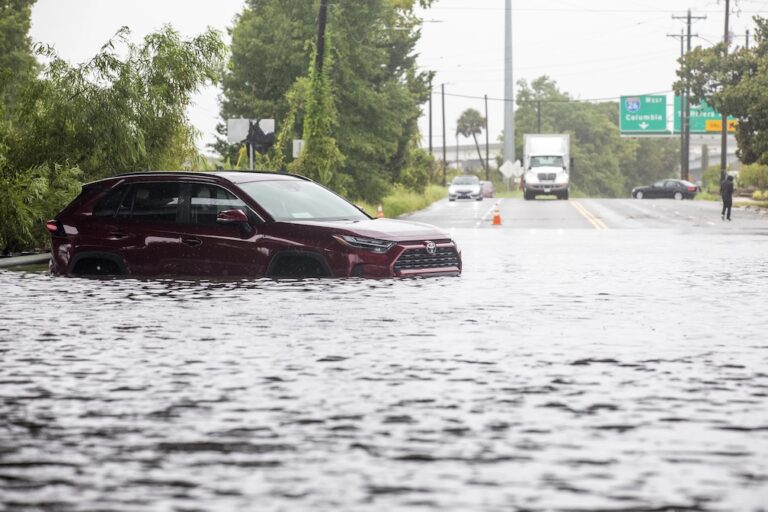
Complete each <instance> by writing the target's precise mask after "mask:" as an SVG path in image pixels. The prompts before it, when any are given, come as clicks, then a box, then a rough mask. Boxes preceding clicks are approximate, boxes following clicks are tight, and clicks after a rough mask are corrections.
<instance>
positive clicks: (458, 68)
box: [31, 0, 768, 148]
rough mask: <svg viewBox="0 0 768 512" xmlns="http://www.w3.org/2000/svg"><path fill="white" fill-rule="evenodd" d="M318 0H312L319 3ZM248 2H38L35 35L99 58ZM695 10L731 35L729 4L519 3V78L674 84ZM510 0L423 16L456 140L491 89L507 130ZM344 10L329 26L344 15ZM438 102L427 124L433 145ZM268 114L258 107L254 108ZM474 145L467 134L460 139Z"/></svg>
mask: <svg viewBox="0 0 768 512" xmlns="http://www.w3.org/2000/svg"><path fill="white" fill-rule="evenodd" d="M308 1H310V0H308ZM336 1H355V0H336ZM243 5H244V1H243V0H215V1H203V0H153V1H149V0H132V1H130V2H126V1H125V0H120V1H118V0H38V1H37V4H36V5H35V7H34V9H33V12H32V34H31V35H32V38H33V40H35V41H39V42H43V43H48V44H51V45H53V46H54V47H55V48H56V49H57V51H58V52H59V54H60V55H61V56H62V57H63V58H65V59H67V60H69V61H71V62H80V61H83V60H86V59H88V58H89V57H91V56H93V55H94V54H95V53H96V52H97V51H98V50H99V48H100V47H101V45H103V44H104V42H106V41H107V40H108V39H109V38H110V37H111V36H112V35H113V34H114V33H115V32H116V31H117V30H118V29H119V28H120V27H121V26H123V25H127V26H128V27H130V28H131V30H132V37H133V38H134V39H135V40H137V41H138V40H140V39H141V38H142V37H143V36H145V35H146V34H147V33H149V32H152V31H154V30H156V29H158V28H159V27H160V26H162V25H163V24H165V23H170V24H172V25H173V26H174V27H175V28H176V29H177V30H179V31H180V32H181V33H182V34H184V35H186V36H192V35H195V34H198V33H200V32H202V31H203V30H205V28H206V27H208V26H210V27H213V28H215V29H218V30H220V31H222V33H224V34H225V35H226V31H227V28H228V27H231V26H232V22H233V19H234V18H235V16H236V15H237V14H238V13H239V12H240V11H241V10H242V8H243ZM731 6H732V8H731V11H732V14H731V32H732V34H733V41H734V44H737V45H740V46H741V45H744V42H745V37H744V35H745V32H746V30H747V29H749V30H750V32H751V33H752V34H753V33H754V23H753V22H752V17H753V16H754V15H755V14H760V15H762V16H768V0H731ZM688 9H691V11H692V14H693V15H694V16H706V19H704V20H694V22H693V25H692V33H694V34H698V36H699V37H698V38H694V39H693V45H694V46H696V45H702V46H709V45H710V44H711V43H714V42H717V41H718V40H720V39H722V36H723V28H724V12H725V2H724V0H719V1H718V0H642V1H633V2H630V1H619V0H512V18H513V47H514V49H513V62H514V65H513V69H514V71H513V72H514V77H515V80H516V81H517V80H518V79H521V78H522V79H526V80H528V81H531V80H533V79H535V78H537V77H539V76H541V75H544V74H546V75H548V76H550V77H551V78H552V79H554V80H555V81H557V83H558V84H559V86H560V88H561V90H563V91H565V92H568V93H570V94H571V95H572V96H573V97H575V98H580V99H615V98H618V97H619V96H622V95H630V94H642V93H651V92H665V91H670V89H671V86H672V82H673V81H674V80H675V69H676V66H677V63H676V59H677V58H678V57H679V55H680V42H679V39H676V38H671V37H667V34H680V31H681V29H684V28H685V22H684V20H677V19H673V16H685V14H686V11H687V10H688ZM504 14H505V10H504V0H438V1H437V2H435V5H434V6H433V7H432V8H431V9H429V10H427V11H423V12H420V15H421V16H422V18H423V19H424V20H425V24H424V28H423V31H422V38H421V41H420V43H419V46H418V53H419V65H420V66H421V67H422V68H423V69H425V70H427V69H429V70H434V71H436V72H437V75H436V77H435V80H434V84H435V90H436V92H439V89H440V88H439V84H441V83H445V84H446V86H445V90H446V132H447V139H448V140H447V142H448V144H449V145H452V144H455V140H456V139H455V137H454V134H455V126H456V123H455V122H456V119H457V118H458V117H459V115H460V114H461V112H462V111H463V110H464V109H466V108H470V107H472V108H475V109H477V110H479V111H480V112H481V113H483V112H484V105H483V100H482V99H472V98H462V97H457V96H453V95H454V94H456V95H462V96H476V97H478V98H482V96H483V95H484V94H487V95H488V97H489V104H488V118H489V132H490V136H491V141H495V139H496V138H497V137H498V135H499V133H500V132H501V130H502V128H503V118H502V117H503V104H502V103H501V102H500V101H496V99H500V98H503V95H504V68H503V63H504ZM340 22H342V20H337V19H334V18H333V12H332V11H331V16H330V19H329V23H340ZM218 94H219V91H218V90H217V89H216V88H215V87H210V88H206V89H205V90H203V91H201V92H200V94H198V95H197V96H196V97H195V104H194V106H193V107H192V108H191V109H190V112H189V115H190V119H191V121H192V122H193V123H194V125H195V126H196V127H197V128H198V129H199V130H200V131H201V132H202V133H203V138H202V139H201V141H200V143H199V146H200V147H201V148H204V146H205V144H207V143H209V142H211V141H212V140H213V138H214V133H215V132H214V128H215V125H216V123H217V122H219V119H218V100H217V98H218ZM433 99H434V101H433V107H434V109H435V111H434V113H433V141H434V145H435V146H440V145H441V144H442V125H441V116H440V97H439V95H436V96H434V97H433ZM426 114H427V106H426V105H425V106H424V116H423V117H422V120H421V129H422V133H423V134H424V145H425V146H426V145H427V140H426V137H427V133H428V123H427V115H426ZM254 116H258V113H254ZM460 142H461V143H465V142H467V141H460Z"/></svg>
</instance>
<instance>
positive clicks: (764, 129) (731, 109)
mask: <svg viewBox="0 0 768 512" xmlns="http://www.w3.org/2000/svg"><path fill="white" fill-rule="evenodd" d="M754 21H755V24H756V33H755V43H756V44H755V45H754V46H753V47H752V48H750V49H746V48H740V49H737V50H736V51H734V52H732V53H729V54H727V55H726V48H725V45H724V44H723V43H720V44H718V45H715V46H713V47H711V48H706V49H705V48H696V49H694V50H692V51H691V52H690V53H689V54H688V55H687V56H686V57H685V58H684V59H683V60H682V69H681V70H680V71H678V76H679V78H680V79H679V80H678V81H677V82H676V83H675V89H676V90H677V91H678V92H679V91H682V90H683V89H685V87H686V84H688V85H690V89H691V93H692V96H693V99H692V101H694V102H699V101H700V100H702V99H705V100H706V101H707V103H709V104H710V105H712V107H713V108H714V109H715V110H716V111H718V112H722V113H724V114H727V115H731V116H734V117H736V118H738V120H739V124H738V127H737V129H736V140H737V142H738V145H739V149H738V155H739V158H740V159H741V161H742V162H744V163H745V164H751V163H756V162H757V163H760V164H768V87H766V86H767V85H768V20H766V19H765V18H761V17H755V18H754Z"/></svg>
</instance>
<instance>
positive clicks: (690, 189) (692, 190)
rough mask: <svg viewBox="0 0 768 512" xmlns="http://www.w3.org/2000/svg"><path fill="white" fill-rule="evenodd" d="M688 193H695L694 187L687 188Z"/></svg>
mask: <svg viewBox="0 0 768 512" xmlns="http://www.w3.org/2000/svg"><path fill="white" fill-rule="evenodd" d="M688 192H696V187H688Z"/></svg>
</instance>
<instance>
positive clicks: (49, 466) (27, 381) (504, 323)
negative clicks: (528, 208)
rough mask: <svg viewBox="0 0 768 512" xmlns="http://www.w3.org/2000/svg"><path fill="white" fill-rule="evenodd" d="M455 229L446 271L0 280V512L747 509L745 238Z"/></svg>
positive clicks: (754, 378) (758, 472)
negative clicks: (456, 270) (459, 269)
mask: <svg viewBox="0 0 768 512" xmlns="http://www.w3.org/2000/svg"><path fill="white" fill-rule="evenodd" d="M455 237H456V239H457V240H458V241H459V243H460V245H461V247H462V249H463V252H464V263H465V273H464V274H463V275H462V276H461V277H458V278H433V279H415V280H383V281H370V280H342V281H339V280H311V281H285V282H274V281H269V280H256V281H238V282H213V281H176V280H150V281H145V280H134V279H123V280H89V279H68V278H52V277H49V276H47V275H45V274H44V273H34V272H10V271H3V272H0V289H1V290H2V295H1V296H0V510H9V511H10V510H56V511H59V510H62V511H68V510H120V511H145V510H260V511H280V510H313V511H320V510H329V511H336V510H350V511H353V510H354V511H369V510H371V511H372V510H386V511H393V510H408V511H411V510H440V511H443V510H456V511H466V510H488V511H494V510H499V511H501V510H504V511H509V510H521V511H522V510H526V511H535V510H541V511H545V510H546V511H550V510H558V511H595V510H602V511H628V510H648V511H651V510H653V511H662V510H664V511H666V510H669V511H671V510H686V511H765V510H768V505H767V504H768V340H766V334H767V333H768V320H766V311H767V310H766V307H767V306H768V236H765V235H761V234H758V233H753V234H749V233H744V234H739V235H727V234H719V235H717V236H715V235H713V234H708V233H704V232H696V231H694V232H689V233H675V232H672V231H659V230H656V231H642V230H635V231H586V230H581V231H556V230H547V231H524V230H520V231H515V230H505V231H491V230H476V231H475V230H463V231H462V230H460V231H457V232H455Z"/></svg>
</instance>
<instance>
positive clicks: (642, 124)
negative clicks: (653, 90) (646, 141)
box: [619, 95, 669, 135]
mask: <svg viewBox="0 0 768 512" xmlns="http://www.w3.org/2000/svg"><path fill="white" fill-rule="evenodd" d="M619 131H620V132H621V134H622V135H624V134H626V135H630V134H631V135H642V134H647V135H654V134H663V135H668V134H669V130H667V97H666V96H664V95H658V96H656V95H653V96H648V95H645V96H622V97H621V101H620V102H619Z"/></svg>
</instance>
